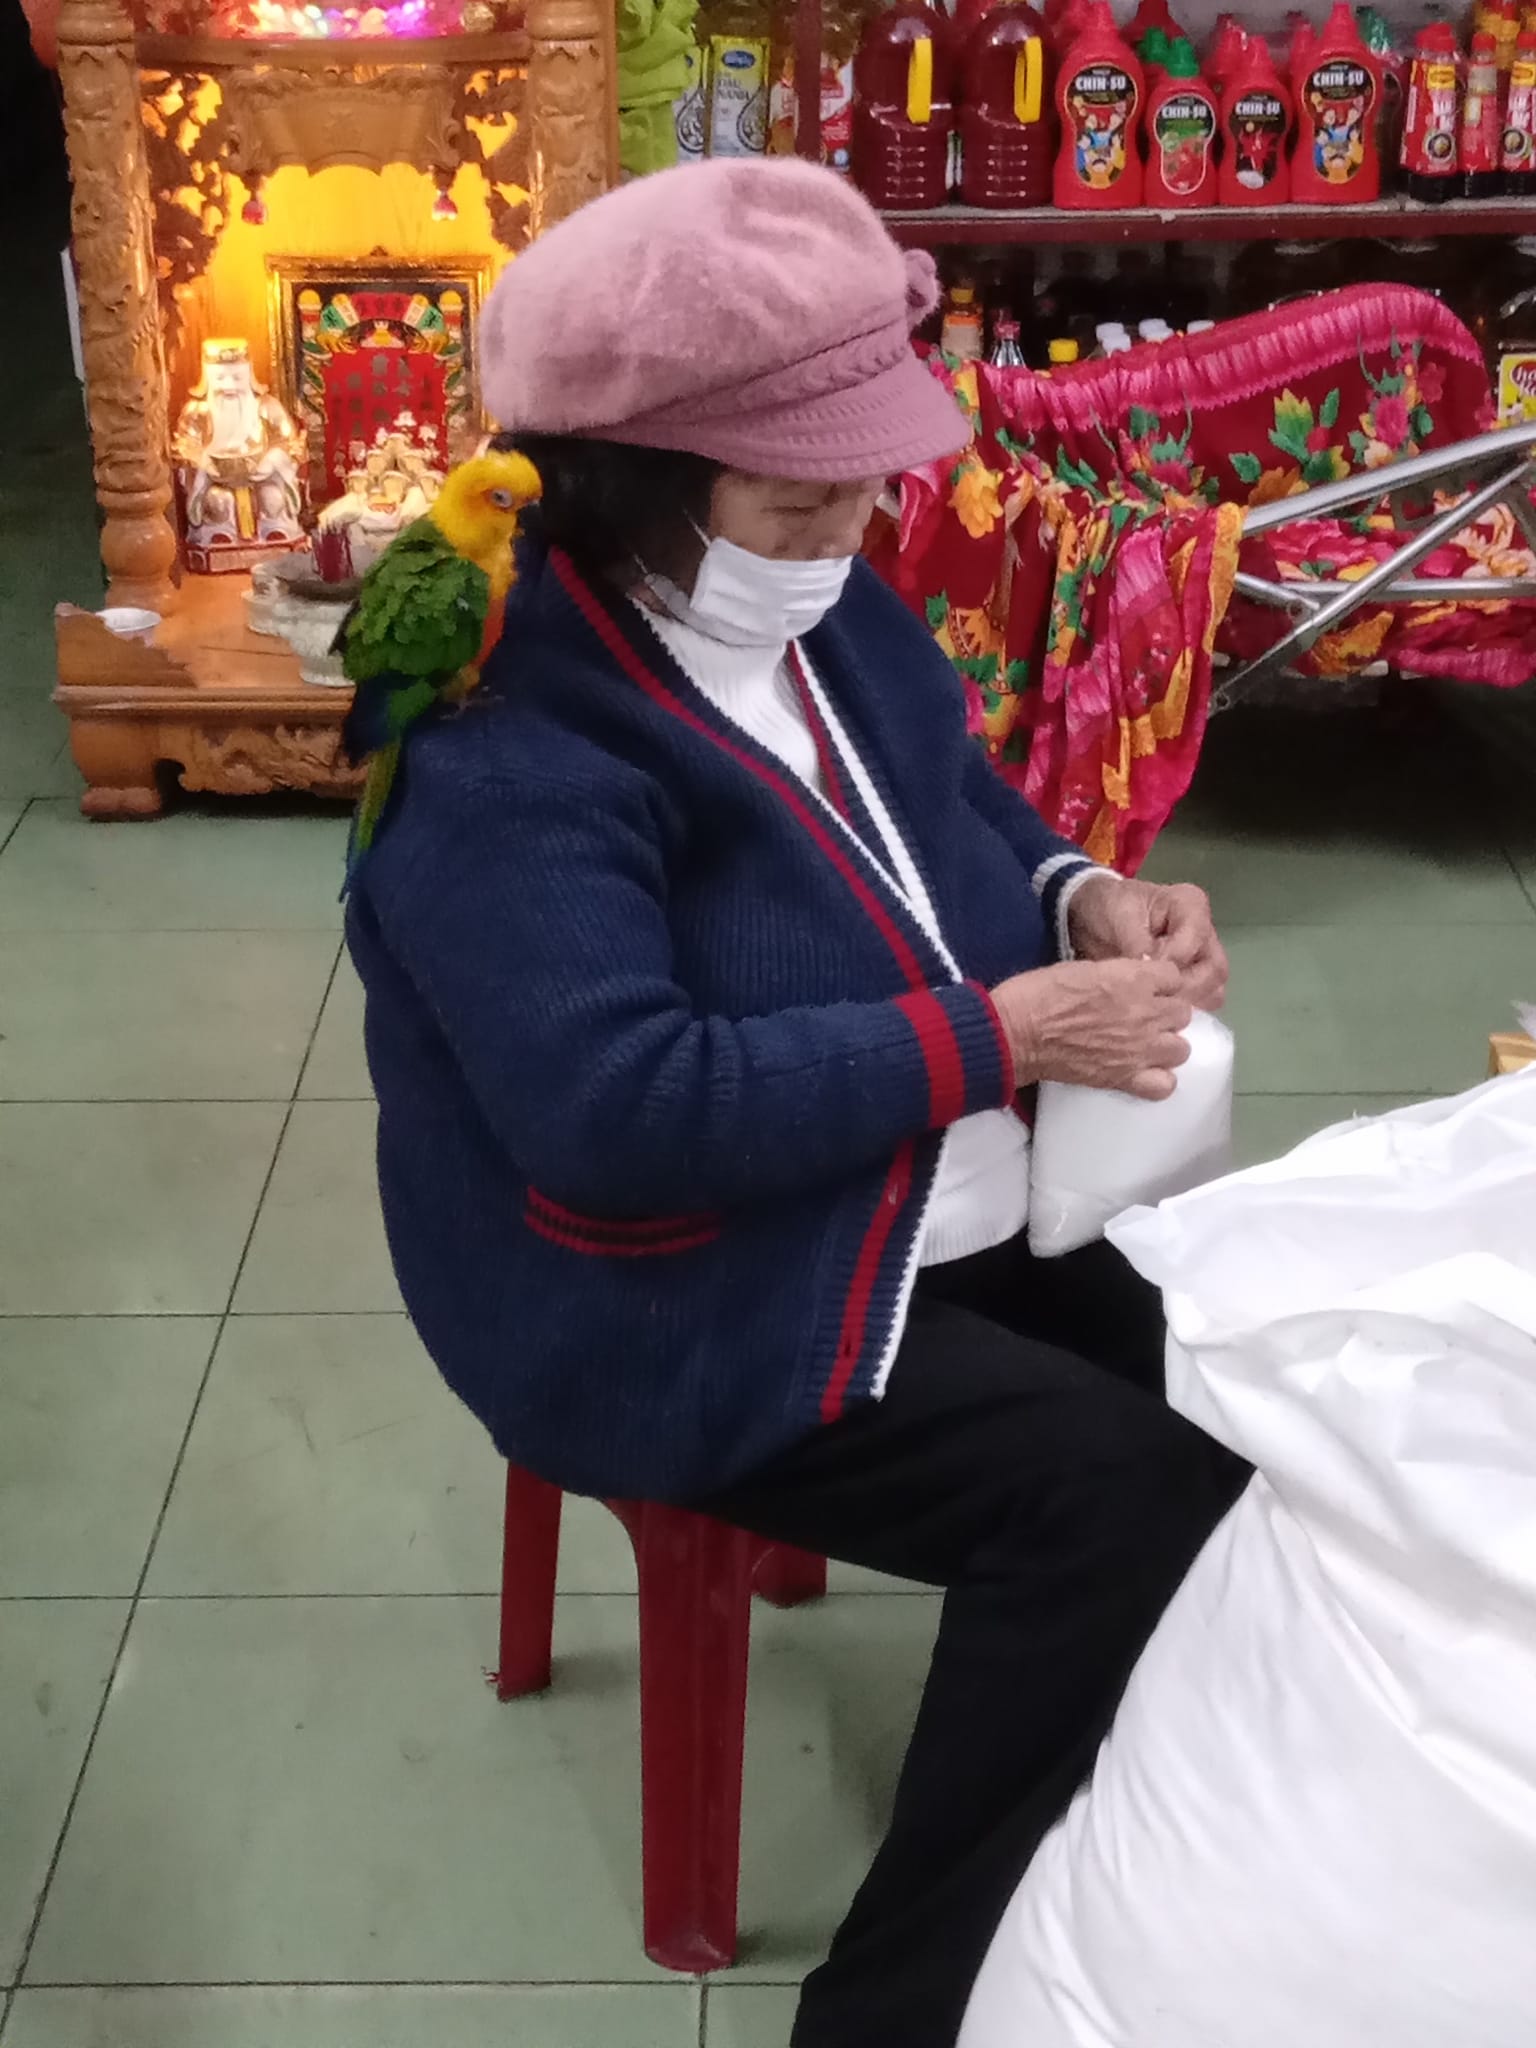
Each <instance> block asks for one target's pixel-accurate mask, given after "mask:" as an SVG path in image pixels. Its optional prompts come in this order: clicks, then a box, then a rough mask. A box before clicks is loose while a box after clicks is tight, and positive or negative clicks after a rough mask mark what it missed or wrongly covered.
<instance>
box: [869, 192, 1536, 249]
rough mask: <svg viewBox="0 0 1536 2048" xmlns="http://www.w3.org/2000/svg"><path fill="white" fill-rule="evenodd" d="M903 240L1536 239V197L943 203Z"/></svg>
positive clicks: (911, 222) (907, 229)
mask: <svg viewBox="0 0 1536 2048" xmlns="http://www.w3.org/2000/svg"><path fill="white" fill-rule="evenodd" d="M885 224H886V226H887V227H888V228H889V229H890V231H891V233H892V234H893V235H894V236H895V238H896V240H897V241H898V242H903V243H906V244H907V245H909V246H911V247H917V248H937V247H941V246H948V247H954V246H957V245H966V244H971V245H976V244H982V243H989V244H996V243H1009V242H1029V243H1042V242H1054V243H1061V242H1074V243H1089V242H1108V243H1121V244H1124V243H1129V242H1279V241H1287V242H1322V241H1344V240H1348V239H1351V238H1352V237H1355V236H1365V237H1371V236H1388V237H1391V238H1392V239H1394V240H1398V239H1404V240H1411V239H1414V238H1417V237H1420V236H1423V237H1429V236H1437V235H1536V199H1524V200H1521V199H1452V200H1447V201H1446V203H1445V204H1444V205H1443V206H1421V205H1419V204H1418V203H1417V202H1416V201H1414V200H1411V199H1400V198H1393V199H1381V200H1377V201H1375V202H1374V203H1373V204H1371V205H1369V206H1274V207H1253V208H1248V207H1231V206H1223V207H1185V208H1181V209H1180V210H1178V211H1170V212H1166V213H1160V212H1156V211H1154V210H1153V209H1152V208H1150V207H1138V208H1136V209H1134V210H1133V211H1125V212H1113V213H1095V212H1093V211H1091V210H1090V209H1088V208H1084V209H1082V210H1081V211H1078V210H1075V209H1072V208H1067V207H1056V206H1039V207H1031V208H1029V209H1027V210H1026V211H1024V212H1018V213H1010V212H1005V211H1003V210H1002V209H1001V208H999V209H997V210H996V211H994V210H993V209H991V208H990V207H982V206H941V207H936V208H934V209H933V210H932V211H931V212H925V213H887V214H886V215H885Z"/></svg>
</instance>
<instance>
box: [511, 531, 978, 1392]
mask: <svg viewBox="0 0 1536 2048" xmlns="http://www.w3.org/2000/svg"><path fill="white" fill-rule="evenodd" d="M549 560H550V565H551V567H552V568H553V569H554V572H555V574H556V576H557V577H558V578H559V580H560V583H561V585H562V587H563V588H564V590H565V592H566V595H567V596H568V597H570V598H571V600H572V601H573V603H574V604H575V606H576V608H577V610H578V611H579V612H580V613H581V615H582V617H583V618H584V619H585V620H586V621H587V624H588V625H589V626H590V627H591V628H592V630H593V632H594V633H596V635H597V637H598V638H599V639H600V640H601V641H602V643H603V645H604V646H605V647H606V648H607V649H608V651H609V653H610V654H611V655H612V656H613V657H614V659H615V660H616V661H617V662H618V664H619V666H620V668H622V669H623V671H624V673H625V674H626V675H627V676H628V677H629V678H630V680H631V681H632V682H634V683H638V685H639V686H640V688H641V689H642V690H644V692H645V694H646V695H647V696H648V697H649V698H650V699H651V700H652V702H653V703H656V704H659V705H660V706H661V707H662V709H663V710H664V711H670V712H671V713H672V715H673V716H674V717H675V718H680V719H681V720H682V721H683V723H684V724H685V725H687V726H689V727H691V729H692V730H693V731H695V732H698V733H702V734H703V735H704V737H705V738H706V739H708V740H713V742H714V743H715V745H716V746H717V747H719V748H720V749H721V751H722V752H724V753H726V754H729V755H730V757H731V758H732V760H734V761H737V762H739V763H740V764H741V766H742V767H743V768H745V769H747V771H748V772H749V773H750V774H752V775H755V776H756V777H757V779H758V781H759V782H762V783H765V784H766V785H767V787H768V788H769V789H771V790H772V791H773V792H774V794H775V795H776V796H777V797H778V798H779V799H780V801H781V802H782V803H784V804H786V805H787V806H788V807H789V810H790V812H791V814H792V816H794V817H795V818H796V819H798V820H799V822H800V823H801V825H803V826H804V827H805V830H806V831H807V832H808V833H809V834H810V836H811V838H812V839H813V840H814V841H815V843H816V845H817V846H819V847H820V849H821V850H822V852H823V853H824V854H825V855H826V856H827V858H828V859H829V860H830V861H831V862H832V865H833V866H834V867H835V868H836V869H837V871H838V873H839V874H840V875H841V876H842V877H843V879H844V880H845V881H846V882H847V884H848V886H849V888H850V889H851V890H852V891H853V894H854V896H855V897H856V898H857V900H858V902H859V905H860V907H861V908H862V909H863V910H864V912H865V913H866V915H867V916H868V917H869V918H870V919H871V920H872V921H873V922H874V924H875V925H876V927H877V928H878V930H879V932H880V934H881V936H882V937H883V938H884V940H885V942H886V944H887V945H888V946H889V947H890V949H891V951H892V952H893V953H894V954H895V956H896V961H897V964H898V965H899V966H900V968H901V971H902V973H903V974H905V975H906V977H907V980H908V982H909V983H910V985H911V987H912V989H913V990H914V991H917V990H919V989H920V990H923V991H924V992H925V993H926V991H927V987H928V978H927V976H926V975H925V974H924V973H923V969H922V964H921V962H920V961H919V960H918V957H917V954H916V953H915V952H914V951H913V949H912V947H911V945H910V944H909V943H908V941H907V939H906V938H905V937H904V935H903V934H902V932H901V931H900V930H899V928H898V927H897V925H896V924H895V922H894V920H893V919H892V918H891V916H890V913H889V912H888V911H887V910H886V908H885V906H884V904H883V903H882V902H881V901H880V899H879V897H878V896H877V895H876V894H875V892H874V890H873V889H871V888H870V886H869V884H868V883H867V882H866V881H865V879H864V877H863V876H862V875H861V874H860V873H859V871H858V869H857V868H856V867H855V866H854V864H853V862H852V861H851V860H850V859H849V858H848V855H847V853H846V852H845V851H844V850H843V848H842V847H841V846H840V845H839V844H838V842H837V839H836V838H835V837H834V835H833V834H832V833H830V832H829V831H828V830H827V828H826V826H825V825H823V824H822V822H821V820H820V819H819V818H818V817H817V816H816V814H815V812H814V811H813V810H812V809H811V808H810V807H809V805H807V804H806V803H805V801H804V800H803V799H802V798H801V797H800V796H798V795H797V794H796V792H795V791H794V790H793V789H792V788H791V787H790V785H789V784H788V783H787V782H786V781H785V780H784V778H783V776H782V775H778V774H776V773H775V772H774V770H773V769H772V768H770V767H769V766H768V765H767V763H766V762H763V761H759V760H757V759H756V758H755V757H754V756H753V755H752V754H749V753H748V752H747V751H746V749H745V748H743V747H739V746H737V745H736V743H735V742H734V741H733V740H731V739H729V738H728V737H727V736H726V735H725V734H724V733H719V732H716V731H715V729H714V727H713V726H711V725H709V724H708V723H707V722H706V721H705V720H704V719H702V718H700V717H699V715H698V713H697V712H695V711H692V710H690V709H689V707H688V706H687V705H686V704H684V703H683V701H682V700H681V698H679V697H678V695H677V693H676V692H675V691H673V690H669V689H668V688H667V686H666V684H665V683H664V682H663V681H662V680H661V678H660V676H658V675H656V674H655V673H654V672H653V671H652V670H651V669H650V668H649V667H648V666H647V664H646V662H645V660H644V658H643V657H642V656H641V655H640V654H639V653H638V652H637V651H636V650H635V649H634V648H633V647H631V646H630V644H629V642H628V641H627V640H626V639H625V637H624V635H623V633H622V632H621V631H620V630H619V627H618V625H617V623H616V622H615V621H614V620H613V619H611V618H610V617H609V616H608V613H607V612H606V611H605V610H604V609H603V606H602V604H601V603H600V602H599V600H598V598H597V596H596V593H595V592H593V591H592V590H591V589H590V588H589V587H588V586H587V584H586V583H585V581H584V580H583V579H582V577H581V575H580V573H579V571H578V570H577V568H576V565H575V563H574V562H573V561H572V560H571V558H570V556H569V555H568V554H567V553H566V552H565V550H564V549H563V548H551V549H550V551H549ZM946 1021H947V1020H946ZM919 1043H921V1040H919ZM924 1058H925V1061H926V1058H927V1052H926V1048H925V1051H924ZM932 1089H933V1076H932V1071H931V1069H930V1073H929V1092H930V1095H931V1094H932ZM913 1149H914V1148H913V1145H912V1142H911V1140H910V1139H908V1140H907V1142H906V1143H905V1144H903V1145H902V1146H900V1147H899V1149H898V1150H897V1153H896V1158H895V1162H894V1164H893V1165H892V1167H891V1170H890V1172H889V1173H888V1174H887V1175H886V1179H885V1186H884V1188H883V1189H882V1191H881V1198H880V1206H879V1208H878V1209H877V1211H876V1212H875V1215H874V1218H873V1220H872V1221H871V1223H870V1225H869V1228H868V1230H867V1231H866V1232H865V1235H864V1242H863V1244H862V1245H861V1246H860V1247H859V1256H858V1259H857V1261H856V1262H855V1265H854V1272H853V1285H852V1287H851V1288H850V1290H849V1294H848V1299H847V1301H846V1302H845V1303H844V1306H843V1321H842V1328H841V1330H840V1331H839V1333H838V1340H837V1352H836V1356H835V1359H834V1363H833V1368H832V1377H831V1378H830V1379H829V1380H828V1382H827V1387H826V1391H825V1393H824V1394H823V1395H822V1399H821V1413H822V1418H823V1420H824V1421H827V1422H832V1421H835V1420H836V1419H837V1417H838V1416H839V1415H841V1414H842V1412H843V1403H844V1400H845V1399H846V1397H847V1393H848V1388H849V1386H850V1385H851V1384H852V1381H853V1375H854V1373H855V1371H856V1370H857V1367H858V1362H859V1353H860V1351H861V1350H862V1348H863V1344H864V1330H865V1326H866V1324H867V1323H868V1321H869V1305H870V1302H871V1300H872V1299H873V1298H874V1289H875V1281H876V1279H877V1277H878V1275H879V1271H880V1261H881V1259H882V1258H883V1257H884V1254H885V1247H886V1244H887V1242H888V1241H889V1239H890V1235H891V1232H892V1231H893V1230H894V1229H895V1227H896V1218H897V1216H898V1215H899V1214H900V1213H901V1208H902V1204H903V1203H904V1202H905V1201H906V1199H907V1196H908V1195H909V1194H910V1192H911V1189H912V1159H913Z"/></svg>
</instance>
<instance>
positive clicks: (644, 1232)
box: [528, 1185, 720, 1240]
mask: <svg viewBox="0 0 1536 2048" xmlns="http://www.w3.org/2000/svg"><path fill="white" fill-rule="evenodd" d="M528 1201H529V1203H530V1205H531V1206H532V1207H533V1208H535V1209H537V1210H538V1211H539V1213H540V1215H541V1216H544V1217H546V1218H547V1219H548V1220H549V1221H550V1222H551V1223H557V1224H559V1225H560V1227H561V1228H562V1229H563V1230H573V1231H576V1232H578V1233H580V1234H582V1235H584V1236H587V1237H617V1238H624V1239H630V1240H633V1239H637V1238H647V1237H657V1236H661V1237H677V1236H679V1235H686V1234H687V1233H689V1232H691V1231H697V1230H710V1229H716V1230H717V1229H718V1228H719V1226H720V1218H719V1217H718V1216H711V1215H709V1214H707V1213H703V1212H701V1213H699V1214H697V1215H693V1216H635V1217H620V1216H583V1215H582V1214H581V1213H580V1211H579V1210H576V1209H567V1208H565V1207H564V1206H563V1205H562V1204H561V1203H559V1202H557V1201H555V1200H553V1199H552V1197H550V1196H549V1195H546V1194H544V1193H543V1192H542V1191H541V1190H540V1189H538V1188H536V1187H533V1186H531V1185H530V1187H529V1189H528Z"/></svg>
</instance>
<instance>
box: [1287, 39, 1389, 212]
mask: <svg viewBox="0 0 1536 2048" xmlns="http://www.w3.org/2000/svg"><path fill="white" fill-rule="evenodd" d="M1301 68H1302V82H1301V88H1300V90H1299V92H1298V93H1297V96H1296V142H1295V146H1294V148H1293V150H1292V153H1291V197H1292V199H1293V200H1295V202H1296V203H1297V205H1299V206H1307V205H1319V206H1359V205H1364V204H1367V203H1368V202H1369V201H1371V200H1373V199H1378V198H1380V196H1381V154H1380V150H1379V147H1378V142H1377V116H1378V111H1379V108H1380V103H1381V59H1380V58H1379V57H1378V56H1377V55H1376V54H1375V52H1374V51H1372V50H1368V49H1367V48H1366V46H1365V43H1364V42H1363V41H1362V39H1361V36H1360V31H1359V29H1358V28H1357V27H1356V26H1355V17H1354V15H1353V14H1352V13H1351V12H1350V8H1349V0H1335V4H1334V8H1333V12H1332V13H1331V14H1330V15H1329V17H1328V19H1327V22H1326V23H1325V24H1324V26H1323V30H1322V33H1321V34H1320V35H1319V36H1318V38H1317V45H1316V47H1315V49H1313V51H1312V52H1311V54H1310V56H1309V57H1307V58H1306V60H1305V62H1304V63H1303V65H1302V67H1301Z"/></svg>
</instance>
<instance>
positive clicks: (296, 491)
mask: <svg viewBox="0 0 1536 2048" xmlns="http://www.w3.org/2000/svg"><path fill="white" fill-rule="evenodd" d="M172 446H173V449H174V452H175V456H176V461H177V475H178V478H179V481H180V484H181V491H182V502H183V505H184V508H185V519H186V556H187V566H188V568H190V569H195V570H200V571H203V572H204V573H207V574H217V573H218V572H219V571H221V570H233V569H249V568H250V567H251V566H252V564H253V563H254V562H257V561H259V560H260V559H261V558H262V557H263V556H266V555H269V554H274V553H282V552H284V551H285V550H286V549H289V548H292V547H294V546H296V545H297V544H298V543H299V542H300V541H302V540H303V538H304V527H303V510H304V487H303V481H302V470H301V464H302V462H303V459H304V436H303V434H302V433H301V432H300V431H299V430H298V429H297V428H296V427H295V426H294V424H293V421H292V420H291V419H290V418H289V416H288V414H287V412H286V410H285V409H284V407H283V406H282V405H281V404H280V403H279V401H278V400H277V399H276V398H274V397H273V396H272V394H271V392H269V391H267V390H266V389H265V388H264V387H263V386H262V385H260V384H258V383H257V381H256V378H255V375H254V373H253V371H252V369H251V355H250V348H249V345H248V344H247V343H246V342H244V341H238V340H226V341H205V342H204V343H203V375H202V381H201V382H200V383H199V384H198V387H197V389H196V390H195V391H194V392H193V393H192V395H191V396H190V397H189V398H188V400H187V402H186V404H185V405H184V406H183V407H182V409H181V417H180V418H179V419H178V420H177V422H176V433H175V436H174V439H173V443H172Z"/></svg>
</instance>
